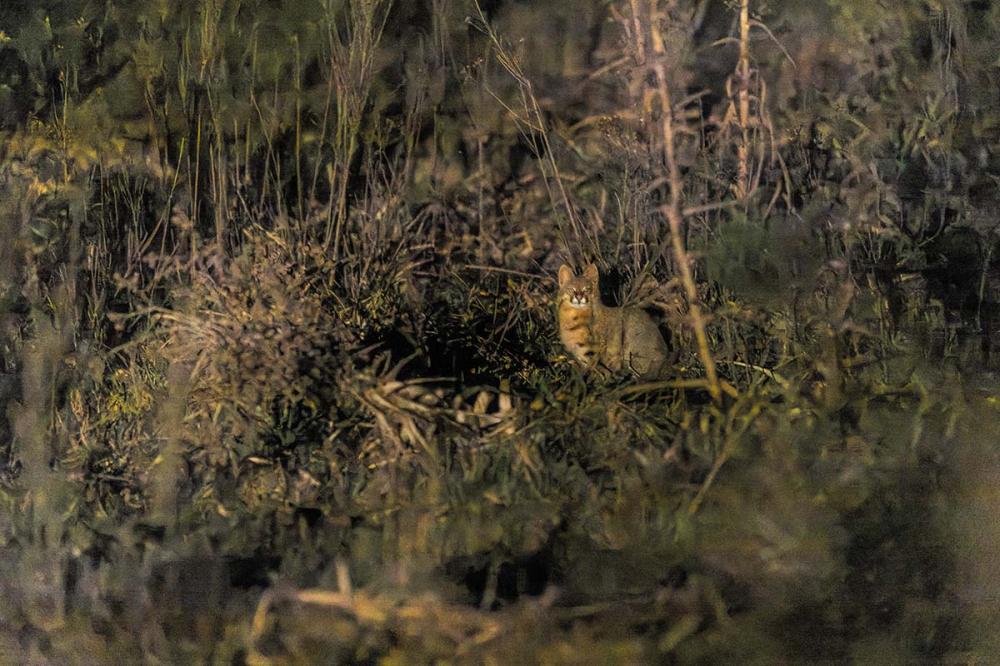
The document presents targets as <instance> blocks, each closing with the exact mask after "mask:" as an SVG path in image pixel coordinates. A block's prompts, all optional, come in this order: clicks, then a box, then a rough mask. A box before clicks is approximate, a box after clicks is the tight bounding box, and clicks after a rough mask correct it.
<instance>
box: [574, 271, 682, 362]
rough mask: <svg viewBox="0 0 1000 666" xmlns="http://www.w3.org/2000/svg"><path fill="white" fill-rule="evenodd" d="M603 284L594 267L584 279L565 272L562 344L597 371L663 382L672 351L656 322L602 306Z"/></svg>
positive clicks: (628, 310) (639, 312)
mask: <svg viewBox="0 0 1000 666" xmlns="http://www.w3.org/2000/svg"><path fill="white" fill-rule="evenodd" d="M598 278H599V274H598V271H597V267H596V266H595V265H594V264H588V265H587V267H586V269H584V272H583V275H581V276H577V275H575V274H574V273H573V269H571V268H570V267H569V266H567V265H565V264H564V265H563V266H561V267H560V268H559V296H558V315H559V338H560V340H562V343H563V346H564V347H565V348H566V351H568V352H569V353H570V354H572V355H573V357H574V358H575V359H576V360H577V361H579V362H580V363H581V364H583V365H584V367H586V368H588V369H591V370H598V371H604V372H619V371H621V370H628V371H630V372H631V373H633V374H635V375H637V376H639V377H644V378H650V377H658V376H661V375H662V374H663V373H664V372H665V371H666V369H667V365H668V350H667V345H666V343H665V342H664V341H663V336H661V335H660V330H659V329H658V328H657V326H656V322H654V321H653V319H652V318H651V317H650V316H649V315H648V314H646V312H645V311H643V310H642V309H641V308H638V307H635V306H630V307H622V308H613V307H608V306H606V305H604V304H603V303H601V296H600V292H599V291H598V288H597V284H598Z"/></svg>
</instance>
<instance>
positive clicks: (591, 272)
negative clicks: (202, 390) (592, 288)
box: [583, 264, 599, 284]
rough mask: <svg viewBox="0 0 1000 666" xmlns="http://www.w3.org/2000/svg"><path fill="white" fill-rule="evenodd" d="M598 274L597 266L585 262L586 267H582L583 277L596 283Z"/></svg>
mask: <svg viewBox="0 0 1000 666" xmlns="http://www.w3.org/2000/svg"><path fill="white" fill-rule="evenodd" d="M598 275H599V273H598V271H597V266H595V265H594V264H587V267H586V268H584V269H583V277H585V278H587V281H588V282H593V283H594V284H597V277H598Z"/></svg>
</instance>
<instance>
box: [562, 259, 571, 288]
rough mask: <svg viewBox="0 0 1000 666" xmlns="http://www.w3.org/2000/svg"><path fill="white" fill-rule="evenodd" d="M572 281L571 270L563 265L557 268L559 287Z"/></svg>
mask: <svg viewBox="0 0 1000 666" xmlns="http://www.w3.org/2000/svg"><path fill="white" fill-rule="evenodd" d="M572 279H573V269H572V268H570V267H569V266H567V265H566V264H563V265H562V266H560V267H559V286H560V287H563V286H565V284H566V283H567V282H569V281H570V280H572Z"/></svg>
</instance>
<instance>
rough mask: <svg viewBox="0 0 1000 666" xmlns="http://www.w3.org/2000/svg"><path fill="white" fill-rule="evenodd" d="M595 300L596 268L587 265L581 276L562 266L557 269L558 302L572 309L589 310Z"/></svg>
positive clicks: (564, 265) (592, 265)
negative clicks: (564, 303) (568, 305)
mask: <svg viewBox="0 0 1000 666" xmlns="http://www.w3.org/2000/svg"><path fill="white" fill-rule="evenodd" d="M596 299H597V266H595V265H594V264H587V267H586V268H585V269H584V271H583V275H580V276H578V275H575V274H574V273H573V269H572V268H570V267H569V266H567V265H566V264H563V265H562V266H561V267H560V268H559V301H560V302H566V303H569V304H570V306H572V307H574V308H589V307H591V305H593V303H594V302H595V301H596Z"/></svg>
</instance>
